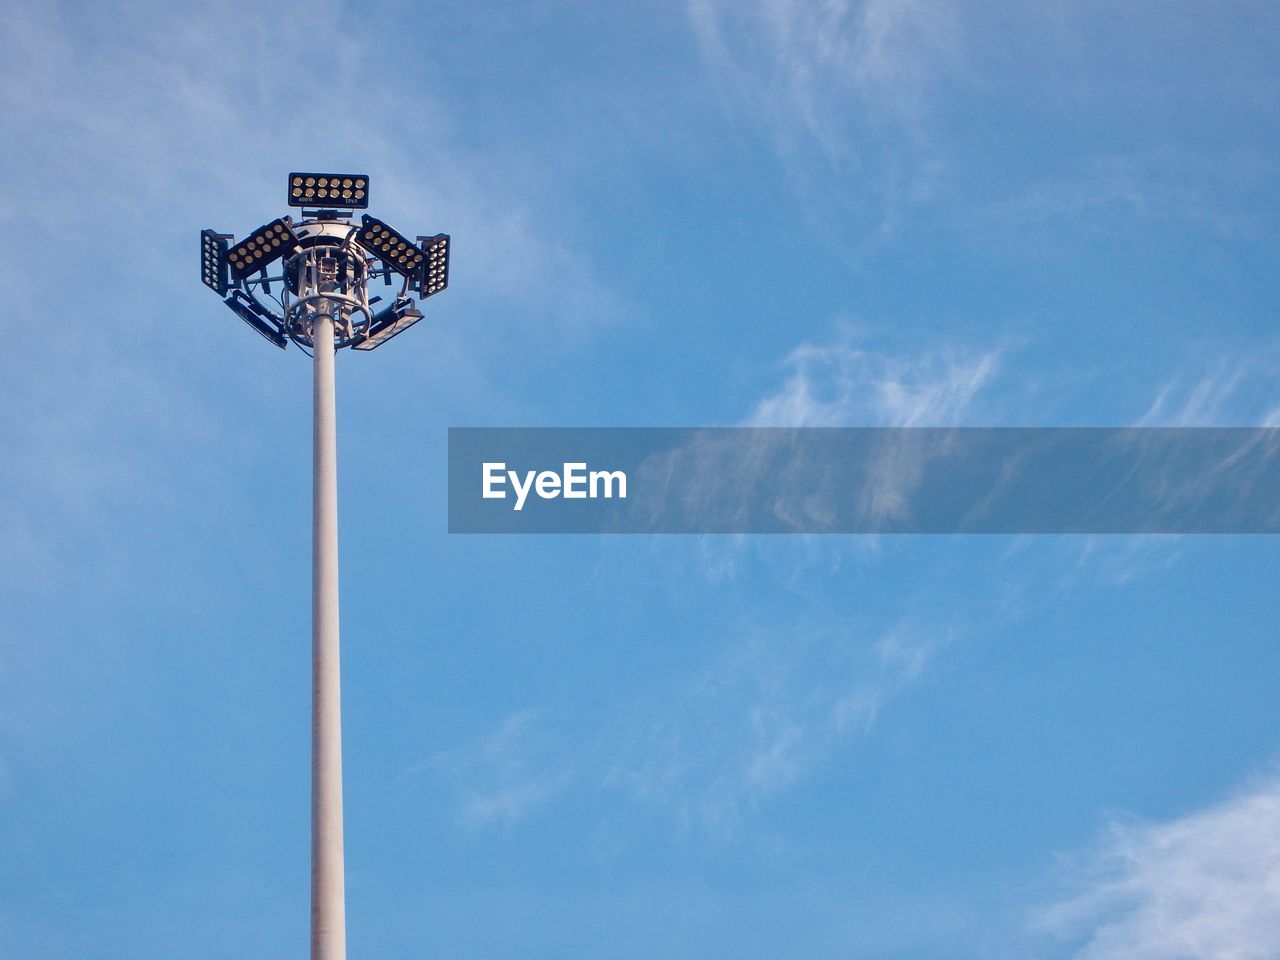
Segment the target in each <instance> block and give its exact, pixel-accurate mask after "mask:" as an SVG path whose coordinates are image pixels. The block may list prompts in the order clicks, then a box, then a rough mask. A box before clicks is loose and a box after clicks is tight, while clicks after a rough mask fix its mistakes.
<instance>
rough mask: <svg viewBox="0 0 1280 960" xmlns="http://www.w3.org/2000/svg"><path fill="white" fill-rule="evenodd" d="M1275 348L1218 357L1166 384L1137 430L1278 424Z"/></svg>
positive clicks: (1278, 357)
mask: <svg viewBox="0 0 1280 960" xmlns="http://www.w3.org/2000/svg"><path fill="white" fill-rule="evenodd" d="M1277 383H1280V350H1277V348H1276V347H1268V346H1267V345H1263V346H1261V347H1259V348H1256V349H1255V350H1254V351H1252V352H1251V353H1250V354H1249V355H1248V356H1244V357H1241V356H1234V357H1220V358H1218V359H1217V360H1215V361H1211V362H1209V363H1207V364H1202V365H1201V366H1200V369H1199V370H1198V371H1196V372H1191V373H1184V374H1182V375H1179V376H1176V377H1172V378H1170V379H1169V380H1168V381H1166V382H1165V383H1164V384H1163V385H1162V386H1161V387H1160V389H1159V390H1158V391H1157V393H1156V396H1155V399H1154V400H1152V402H1151V405H1150V406H1149V407H1148V408H1147V411H1146V413H1144V414H1143V415H1142V417H1141V418H1140V419H1139V420H1138V422H1137V424H1136V426H1139V427H1229V426H1264V427H1276V426H1280V388H1277Z"/></svg>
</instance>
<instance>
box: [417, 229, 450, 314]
mask: <svg viewBox="0 0 1280 960" xmlns="http://www.w3.org/2000/svg"><path fill="white" fill-rule="evenodd" d="M418 240H419V242H420V243H421V244H422V253H423V255H424V257H425V259H424V260H423V261H422V265H421V267H420V268H419V269H420V270H421V271H422V272H421V273H420V274H419V275H418V291H419V292H420V293H421V294H422V297H423V299H424V300H425V299H426V298H427V297H431V296H434V295H435V294H437V293H439V292H440V291H441V290H443V289H444V288H445V287H447V286H449V247H450V246H451V238H450V236H449V235H448V234H447V233H437V234H436V235H435V236H434V237H419V238H418Z"/></svg>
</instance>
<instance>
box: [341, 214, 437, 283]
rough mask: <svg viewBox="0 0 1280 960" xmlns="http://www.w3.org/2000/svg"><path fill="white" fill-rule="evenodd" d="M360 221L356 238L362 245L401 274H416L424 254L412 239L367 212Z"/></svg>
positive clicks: (410, 275)
mask: <svg viewBox="0 0 1280 960" xmlns="http://www.w3.org/2000/svg"><path fill="white" fill-rule="evenodd" d="M360 221H361V223H362V224H363V226H361V227H360V232H359V233H358V234H357V235H356V240H358V241H359V243H360V245H361V246H362V247H364V248H365V249H366V250H368V251H369V252H370V253H372V254H373V255H374V256H375V257H377V258H378V259H379V260H381V261H382V262H383V263H385V264H386V265H387V266H388V267H390V268H391V269H392V270H394V271H395V272H396V273H398V274H400V275H401V276H405V277H414V276H416V275H417V273H418V267H419V266H420V265H421V264H422V262H423V260H424V259H426V254H425V253H424V252H423V251H421V250H419V249H418V247H417V245H416V244H415V243H414V242H413V241H412V240H410V239H409V238H408V237H406V236H404V235H403V234H401V233H398V232H396V231H395V230H393V229H392V228H391V227H389V226H387V225H386V224H385V223H383V222H382V221H381V220H379V219H377V218H376V217H371V216H369V215H368V214H367V213H366V214H365V215H364V216H363V217H361V218H360Z"/></svg>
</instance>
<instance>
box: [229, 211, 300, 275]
mask: <svg viewBox="0 0 1280 960" xmlns="http://www.w3.org/2000/svg"><path fill="white" fill-rule="evenodd" d="M297 248H298V235H297V234H296V233H294V232H293V221H292V220H291V219H289V218H288V217H277V218H276V219H275V220H272V221H271V222H270V223H266V224H263V225H262V226H260V227H259V228H258V229H257V230H255V231H253V233H251V234H250V235H249V236H248V237H246V238H245V239H243V240H241V241H240V242H239V243H237V244H236V245H235V246H234V247H232V248H231V249H230V250H228V251H227V262H228V263H230V264H231V277H232V279H234V280H243V279H244V278H245V277H247V276H249V275H250V274H253V273H257V272H258V271H259V270H261V269H262V268H263V267H265V266H266V265H267V264H269V263H271V262H272V261H274V260H276V259H278V258H279V257H282V256H284V255H285V254H290V253H293V252H294V250H296V249H297Z"/></svg>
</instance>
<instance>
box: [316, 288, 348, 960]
mask: <svg viewBox="0 0 1280 960" xmlns="http://www.w3.org/2000/svg"><path fill="white" fill-rule="evenodd" d="M326 306H327V307H329V308H330V309H332V305H331V304H327V305H326V304H321V310H323V311H324V313H323V315H322V316H318V317H316V319H315V325H314V330H313V331H312V342H313V344H314V348H315V393H314V400H315V438H314V448H313V450H314V470H315V473H314V478H313V488H312V493H313V496H314V505H313V513H312V526H311V538H312V539H311V551H312V567H311V578H312V579H311V960H346V956H347V918H346V905H345V891H344V886H345V884H344V880H343V854H342V703H341V687H340V681H339V659H338V439H337V429H336V427H337V424H336V421H335V404H334V377H333V352H334V351H333V317H332V316H331V315H330V314H329V313H328V311H327V310H325V307H326Z"/></svg>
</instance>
